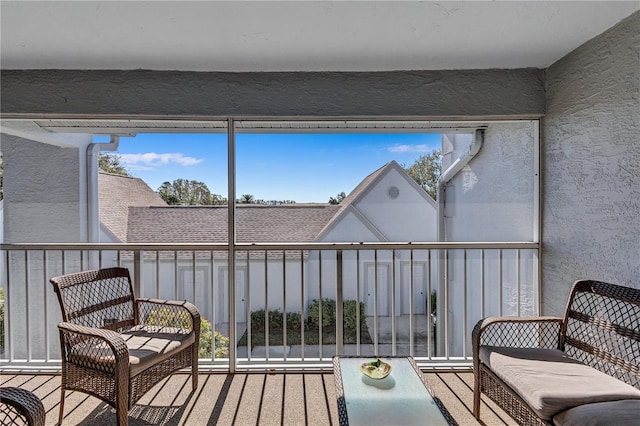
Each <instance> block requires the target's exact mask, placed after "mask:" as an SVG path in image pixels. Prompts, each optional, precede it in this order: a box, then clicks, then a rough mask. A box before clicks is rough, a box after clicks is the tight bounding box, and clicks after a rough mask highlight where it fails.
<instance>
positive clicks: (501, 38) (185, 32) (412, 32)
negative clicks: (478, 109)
mask: <svg viewBox="0 0 640 426" xmlns="http://www.w3.org/2000/svg"><path fill="white" fill-rule="evenodd" d="M0 4H1V50H0V52H1V62H0V65H1V67H2V68H3V69H47V68H59V69H153V70H193V71H231V72H242V71H386V70H418V69H421V70H436V69H478V68H523V67H535V68H546V67H547V66H549V65H551V64H552V63H553V62H555V61H557V60H558V59H560V58H561V57H563V56H564V55H566V54H567V53H569V52H570V51H572V50H573V49H575V48H576V47H578V46H580V45H581V44H582V43H584V42H586V41H587V40H589V39H591V38H593V37H594V36H596V35H598V34H600V33H602V32H603V31H605V30H606V29H608V28H610V27H611V26H613V25H615V24H616V23H617V22H619V21H620V20H621V19H623V18H625V17H627V16H629V15H630V14H632V13H633V12H634V11H636V10H638V9H639V8H640V2H639V1H626V2H614V1H587V2H575V1H552V2H544V1H514V2H507V1H493V2H484V1H477V2H476V1H468V2H449V1H443V2H412V1H407V2H404V1H403V2H381V1H355V2H345V1H323V2H310V1H282V2H271V1H257V2H247V1H227V2H220V1H207V2H205V1H196V2H191V1H181V2H177V1H156V2H143V1H125V2H116V1H69V2H62V1H45V2H32V1H16V2H11V1H2V2H1V3H0Z"/></svg>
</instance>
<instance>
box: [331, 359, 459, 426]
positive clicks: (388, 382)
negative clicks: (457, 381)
mask: <svg viewBox="0 0 640 426" xmlns="http://www.w3.org/2000/svg"><path fill="white" fill-rule="evenodd" d="M380 359H381V360H382V361H385V362H387V363H389V364H391V374H389V376H387V377H385V378H384V379H379V380H375V379H372V378H370V377H367V376H365V375H364V374H362V373H361V372H360V369H359V367H360V365H361V364H362V363H363V362H370V361H375V360H376V358H375V357H351V356H335V357H333V375H334V379H335V382H336V394H337V398H338V416H339V418H340V425H341V426H347V425H351V426H358V425H363V426H364V425H366V426H372V425H385V426H390V425H427V424H428V425H433V426H439V425H443V426H446V425H449V422H447V419H446V418H445V416H444V415H443V414H442V412H441V411H440V408H439V407H438V405H437V404H436V401H434V399H433V396H432V393H431V391H430V389H429V388H428V386H427V383H426V382H425V379H424V376H423V375H422V373H421V372H420V369H419V368H418V366H417V365H416V363H415V361H414V360H413V358H412V357H380Z"/></svg>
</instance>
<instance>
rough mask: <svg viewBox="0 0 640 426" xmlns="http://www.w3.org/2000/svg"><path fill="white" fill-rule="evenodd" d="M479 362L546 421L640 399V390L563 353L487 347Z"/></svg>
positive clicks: (534, 349)
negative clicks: (566, 412)
mask: <svg viewBox="0 0 640 426" xmlns="http://www.w3.org/2000/svg"><path fill="white" fill-rule="evenodd" d="M479 358H480V361H481V362H482V363H483V364H485V365H487V366H488V367H489V368H490V369H491V371H493V372H494V373H495V374H496V376H498V377H499V378H500V379H502V381H504V382H505V383H506V384H507V385H509V386H510V387H511V389H513V390H514V391H515V392H516V393H517V394H518V395H520V397H521V398H522V399H523V400H524V401H525V402H526V403H527V404H528V405H529V407H530V408H531V409H532V410H533V411H534V412H535V413H536V414H537V415H538V416H539V417H540V418H542V419H545V420H550V419H551V418H552V417H553V416H554V415H555V414H557V413H559V412H560V411H564V410H567V409H569V408H572V407H576V406H578V405H582V404H589V403H595V402H605V401H616V400H620V399H640V390H638V389H636V388H634V387H633V386H631V385H628V384H626V383H624V382H622V381H620V380H618V379H616V378H614V377H611V376H609V375H607V374H604V373H602V372H600V371H598V370H596V369H594V368H591V367H589V366H587V365H584V364H582V363H581V362H579V361H577V360H574V359H572V358H570V357H568V356H567V355H566V354H565V353H564V352H562V351H559V350H555V349H539V348H503V347H492V346H484V347H481V348H480V354H479Z"/></svg>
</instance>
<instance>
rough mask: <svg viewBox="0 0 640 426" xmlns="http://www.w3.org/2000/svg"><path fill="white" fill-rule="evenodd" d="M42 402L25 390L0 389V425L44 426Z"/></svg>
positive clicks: (44, 414)
mask: <svg viewBox="0 0 640 426" xmlns="http://www.w3.org/2000/svg"><path fill="white" fill-rule="evenodd" d="M45 416H46V413H45V411H44V406H43V405H42V401H40V399H39V398H38V397H37V396H35V395H34V394H33V393H31V392H29V391H28V390H25V389H20V388H14V387H0V425H28V426H44V420H45Z"/></svg>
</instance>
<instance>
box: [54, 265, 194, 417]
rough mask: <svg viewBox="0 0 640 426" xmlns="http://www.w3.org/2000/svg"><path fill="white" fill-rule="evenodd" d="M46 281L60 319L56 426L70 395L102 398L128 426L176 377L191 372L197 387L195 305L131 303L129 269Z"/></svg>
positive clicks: (78, 274) (161, 302) (96, 271)
mask: <svg viewBox="0 0 640 426" xmlns="http://www.w3.org/2000/svg"><path fill="white" fill-rule="evenodd" d="M50 281H51V283H52V284H53V287H54V289H55V291H56V294H57V296H58V300H59V302H60V307H61V309H62V317H63V322H61V323H60V324H58V329H59V331H60V345H61V348H62V352H61V353H62V385H61V396H60V412H59V423H60V424H61V423H62V418H63V414H64V397H65V391H67V390H75V391H80V392H84V393H87V394H90V395H93V396H95V397H97V398H100V399H102V400H103V401H105V402H107V403H108V404H110V405H111V406H113V407H114V408H115V409H116V415H117V419H118V424H119V425H127V424H128V412H129V410H130V409H131V408H132V407H133V405H134V404H135V403H136V402H137V401H138V400H139V399H140V398H141V397H142V396H143V395H144V394H145V393H146V392H147V391H148V390H149V389H151V388H152V387H153V386H154V385H156V384H157V383H158V382H159V381H161V380H162V379H164V378H165V377H167V376H168V375H170V374H171V373H173V372H174V371H176V370H179V369H182V368H186V367H189V366H190V367H191V375H192V387H193V389H196V388H197V386H198V343H199V340H200V314H199V313H198V310H197V309H196V307H195V306H194V305H193V304H191V303H188V302H177V301H164V300H156V299H140V298H135V297H134V294H133V286H132V283H131V277H130V275H129V271H128V270H127V269H126V268H108V269H99V270H93V271H86V272H79V273H75V274H68V275H63V276H59V277H55V278H51V280H50Z"/></svg>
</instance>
